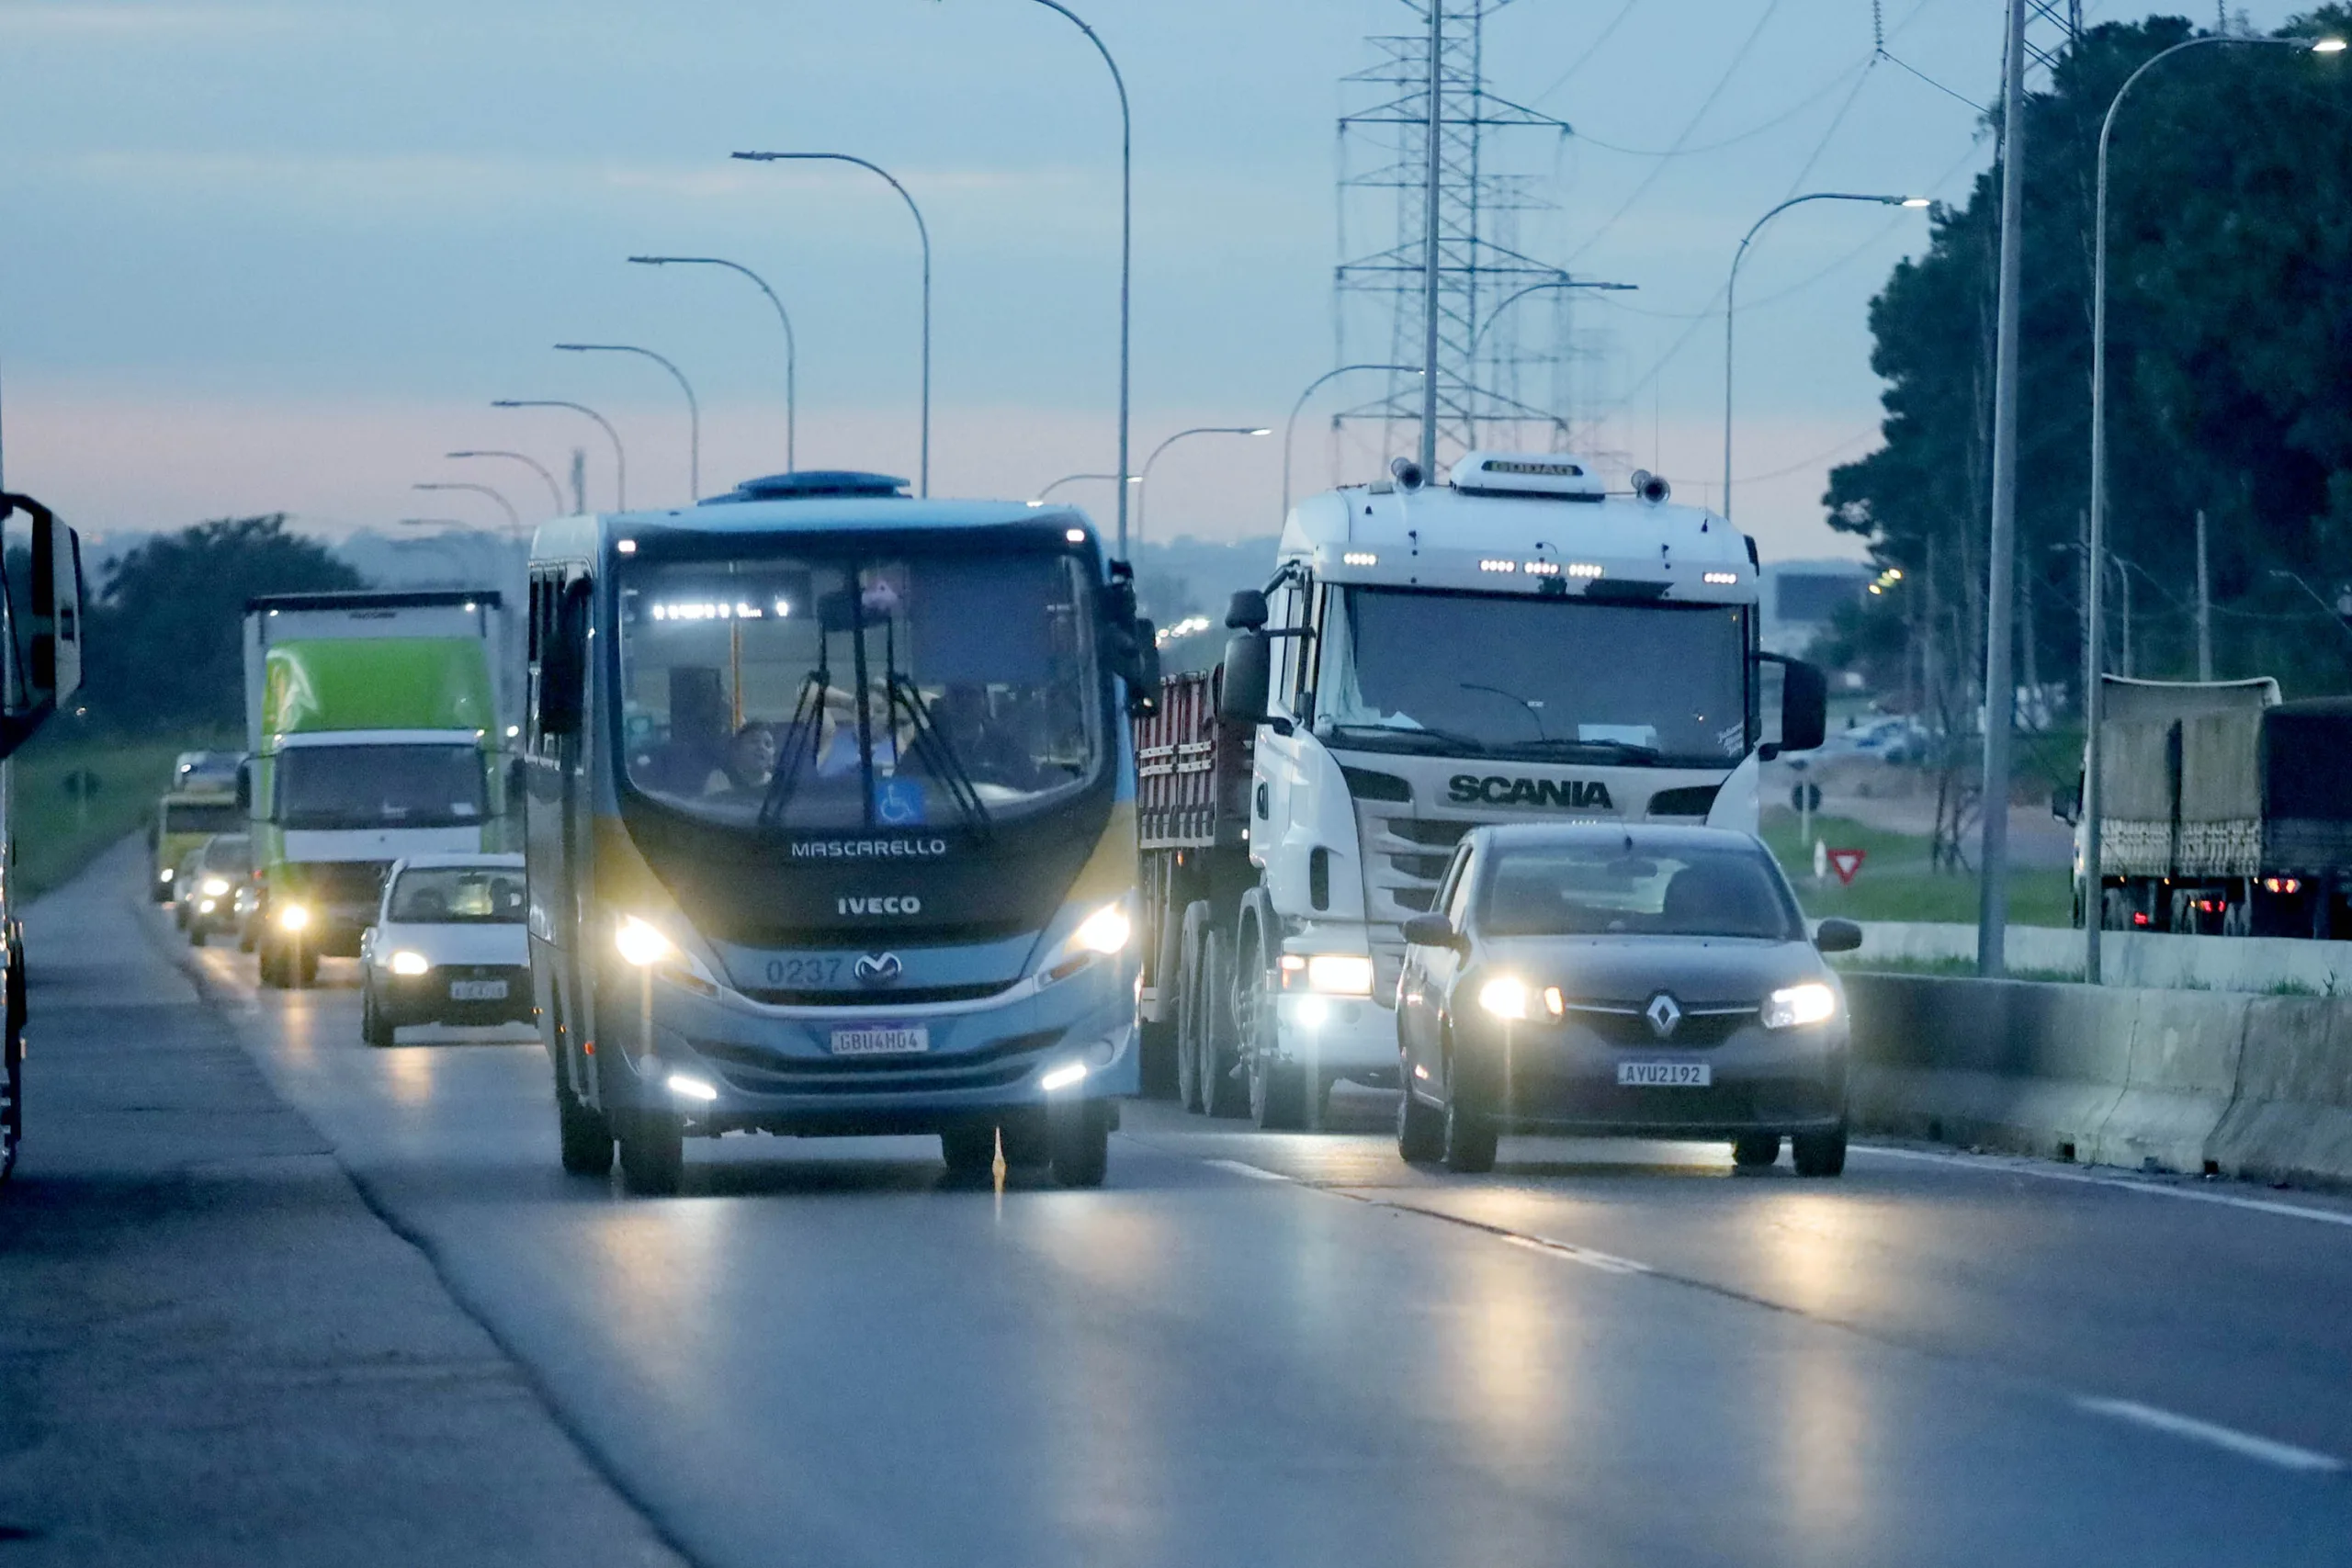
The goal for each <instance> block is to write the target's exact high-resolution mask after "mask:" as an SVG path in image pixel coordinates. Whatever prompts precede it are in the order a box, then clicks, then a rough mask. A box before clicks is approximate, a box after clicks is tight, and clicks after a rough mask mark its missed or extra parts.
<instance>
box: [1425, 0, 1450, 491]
mask: <svg viewBox="0 0 2352 1568" xmlns="http://www.w3.org/2000/svg"><path fill="white" fill-rule="evenodd" d="M1428 5H1429V8H1430V101H1429V114H1428V119H1429V126H1428V132H1429V149H1428V152H1429V162H1428V164H1427V166H1426V167H1425V168H1424V169H1423V170H1422V174H1421V186H1422V188H1421V199H1422V202H1423V204H1424V208H1425V210H1424V211H1423V212H1422V214H1421V448H1420V450H1421V482H1422V483H1423V484H1431V485H1433V484H1435V483H1437V344H1438V333H1437V306H1438V263H1439V260H1440V256H1439V251H1438V238H1439V236H1438V211H1437V206H1438V202H1437V198H1438V193H1439V186H1440V184H1441V176H1442V172H1443V170H1444V153H1443V148H1442V144H1441V142H1442V135H1443V132H1444V130H1445V6H1444V4H1443V0H1428Z"/></svg>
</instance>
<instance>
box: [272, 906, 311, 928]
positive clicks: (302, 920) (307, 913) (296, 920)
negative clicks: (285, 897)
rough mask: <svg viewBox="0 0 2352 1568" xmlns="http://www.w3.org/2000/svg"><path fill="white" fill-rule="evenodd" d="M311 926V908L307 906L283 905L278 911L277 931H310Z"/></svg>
mask: <svg viewBox="0 0 2352 1568" xmlns="http://www.w3.org/2000/svg"><path fill="white" fill-rule="evenodd" d="M310 925H311V910H310V907H309V906H308V905H305V904H281V905H279V906H278V909H277V929H278V930H279V931H308V930H309V929H310Z"/></svg>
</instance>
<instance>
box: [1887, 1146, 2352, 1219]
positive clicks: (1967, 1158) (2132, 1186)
mask: <svg viewBox="0 0 2352 1568" xmlns="http://www.w3.org/2000/svg"><path fill="white" fill-rule="evenodd" d="M1853 1152H1854V1153H1855V1154H1856V1155H1862V1156H1871V1157H1874V1158H1878V1159H1905V1160H1912V1161H1915V1162H1917V1163H1918V1164H1920V1165H1942V1166H1952V1167H1956V1168H1960V1169H1962V1170H1973V1171H1975V1172H1977V1173H1978V1174H1979V1175H1985V1176H2030V1177H2032V1178H2034V1179H2037V1180H2041V1181H2064V1182H2071V1183H2073V1184H2074V1185H2075V1186H2077V1187H2111V1188H2113V1189H2115V1190H2117V1191H2119V1192H2137V1193H2140V1194H2142V1195H2143V1196H2145V1197H2150V1198H2176V1199H2178V1200H2179V1201H2182V1202H2184V1203H2216V1204H2219V1205H2221V1206H2222V1208H2225V1209H2244V1210H2246V1211H2248V1212H2249V1213H2256V1214H2271V1215H2275V1216H2277V1217H2278V1218H2281V1219H2290V1220H2316V1221H2318V1222H2319V1223H2320V1224H2324V1225H2345V1226H2352V1213H2347V1212H2346V1211H2343V1210H2337V1209H2313V1208H2309V1207H2306V1206H2305V1205H2303V1204H2301V1203H2281V1202H2278V1201H2276V1200H2274V1199H2269V1198H2240V1197H2236V1196H2234V1195H2233V1194H2231V1193H2227V1192H2208V1191H2205V1190H2202V1189H2199V1188H2193V1187H2170V1186H2166V1185H2165V1184H2164V1183H2162V1182H2155V1181H2137V1180H2133V1179H2131V1178H2130V1177H2125V1176H2095V1175H2093V1174H2091V1173H2090V1172H2089V1171H2086V1170H2056V1169H2052V1168H2050V1167H2048V1166H2044V1165H2041V1164H2037V1163H2032V1162H2029V1161H2026V1160H2006V1159H1994V1158H1988V1157H1986V1156H1983V1155H1945V1154H1936V1153H1933V1152H1931V1151H1929V1150H1927V1149H1891V1148H1887V1147H1885V1146H1883V1145H1876V1144H1857V1145H1854V1149H1853Z"/></svg>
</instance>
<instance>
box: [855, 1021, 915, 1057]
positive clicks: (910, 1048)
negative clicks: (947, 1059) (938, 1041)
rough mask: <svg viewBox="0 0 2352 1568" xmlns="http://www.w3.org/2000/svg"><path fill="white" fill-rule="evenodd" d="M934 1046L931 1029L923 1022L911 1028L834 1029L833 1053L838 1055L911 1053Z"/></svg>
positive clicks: (896, 1054) (894, 1054)
mask: <svg viewBox="0 0 2352 1568" xmlns="http://www.w3.org/2000/svg"><path fill="white" fill-rule="evenodd" d="M930 1049H931V1031H930V1030H929V1029H927V1028H925V1027H924V1026H923V1025H922V1024H916V1025H914V1026H912V1027H911V1028H907V1029H898V1028H877V1029H836V1030H834V1031H833V1055H836V1056H907V1055H914V1054H916V1053H918V1052H922V1051H928V1050H930Z"/></svg>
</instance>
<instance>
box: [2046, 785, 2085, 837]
mask: <svg viewBox="0 0 2352 1568" xmlns="http://www.w3.org/2000/svg"><path fill="white" fill-rule="evenodd" d="M2050 815H2051V816H2052V817H2055V818H2058V820H2059V821H2061V822H2064V824H2066V826H2067V827H2069V828H2072V827H2075V825H2076V824H2078V823H2080V822H2081V821H2082V819H2083V781H2082V780H2080V779H2076V780H2075V782H2074V783H2073V784H2067V785H2064V786H2062V787H2060V788H2058V789H2054V790H2052V791H2051V792H2050Z"/></svg>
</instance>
